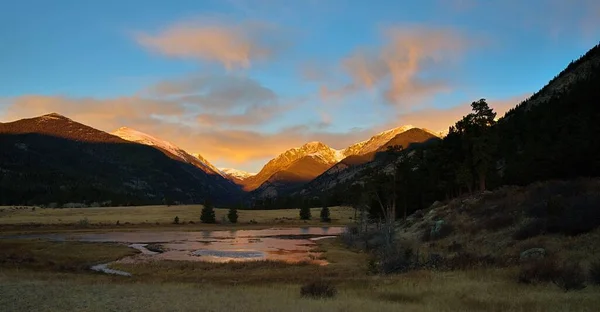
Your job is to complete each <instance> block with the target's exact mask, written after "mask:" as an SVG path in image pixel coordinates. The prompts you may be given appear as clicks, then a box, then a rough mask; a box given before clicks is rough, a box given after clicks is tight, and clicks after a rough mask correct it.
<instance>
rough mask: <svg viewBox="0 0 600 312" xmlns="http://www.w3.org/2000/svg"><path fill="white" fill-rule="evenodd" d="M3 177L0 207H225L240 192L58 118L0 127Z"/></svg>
mask: <svg viewBox="0 0 600 312" xmlns="http://www.w3.org/2000/svg"><path fill="white" fill-rule="evenodd" d="M0 173H1V176H0V177H1V178H0V205H10V204H50V203H55V204H57V205H62V204H66V203H84V204H88V205H89V204H91V203H95V204H106V205H133V204H159V203H161V204H162V203H174V202H181V203H199V202H202V201H203V200H204V198H206V197H213V198H214V199H215V200H217V201H220V202H224V201H227V200H230V199H234V198H236V197H238V195H239V190H238V189H237V187H236V186H234V185H233V183H229V182H228V181H226V183H223V182H222V181H218V180H217V179H218V178H219V177H217V176H211V175H207V174H206V173H204V172H203V171H201V170H199V169H198V168H196V167H194V166H192V165H190V164H187V163H183V162H179V161H176V160H173V159H171V158H169V157H167V156H166V155H165V154H163V153H162V152H161V151H159V150H157V149H155V148H153V147H150V146H145V145H141V144H136V143H131V142H128V141H125V140H122V139H120V138H118V137H115V136H112V135H110V134H108V133H105V132H102V131H99V130H96V129H93V128H91V127H88V126H85V125H82V124H80V123H77V122H74V121H72V120H70V119H68V118H65V117H63V116H60V115H56V114H50V115H45V116H42V117H38V118H31V119H24V120H20V121H16V122H11V123H3V124H0ZM222 180H223V179H222Z"/></svg>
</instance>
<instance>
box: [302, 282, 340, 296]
mask: <svg viewBox="0 0 600 312" xmlns="http://www.w3.org/2000/svg"><path fill="white" fill-rule="evenodd" d="M336 294H337V289H336V288H335V286H333V284H331V282H328V281H322V280H321V281H314V282H311V283H308V284H306V285H304V286H302V288H300V296H302V297H305V298H314V299H321V298H333V297H335V295H336Z"/></svg>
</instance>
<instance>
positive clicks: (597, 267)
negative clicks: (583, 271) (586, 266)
mask: <svg viewBox="0 0 600 312" xmlns="http://www.w3.org/2000/svg"><path fill="white" fill-rule="evenodd" d="M590 281H591V282H592V284H595V285H600V260H597V261H594V262H592V263H591V264H590Z"/></svg>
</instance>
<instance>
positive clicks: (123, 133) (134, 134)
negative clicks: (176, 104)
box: [111, 127, 224, 176]
mask: <svg viewBox="0 0 600 312" xmlns="http://www.w3.org/2000/svg"><path fill="white" fill-rule="evenodd" d="M111 134H112V135H116V136H118V137H120V138H122V139H124V140H127V141H130V142H136V143H140V144H144V145H149V146H152V147H155V148H157V149H159V150H161V151H163V152H164V153H165V154H167V156H169V157H171V158H173V159H176V160H179V161H182V162H185V163H188V164H191V165H193V166H196V167H198V168H199V169H201V170H202V171H204V172H206V173H207V174H213V175H220V176H224V175H223V173H221V171H219V169H217V168H216V167H215V166H213V165H212V164H211V163H210V162H209V161H208V160H206V159H205V158H204V157H202V156H201V155H200V154H196V155H194V156H193V155H191V154H189V153H188V152H186V151H184V150H183V149H181V148H179V147H177V146H175V145H174V144H172V143H171V142H168V141H164V140H161V139H158V138H156V137H153V136H151V135H149V134H146V133H143V132H140V131H137V130H134V129H131V128H127V127H121V128H119V129H117V130H115V131H113V132H112V133H111Z"/></svg>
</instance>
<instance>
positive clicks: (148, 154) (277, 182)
mask: <svg viewBox="0 0 600 312" xmlns="http://www.w3.org/2000/svg"><path fill="white" fill-rule="evenodd" d="M599 82H600V46H596V47H594V48H593V49H591V50H590V51H589V52H588V53H586V55H584V56H583V57H581V58H580V59H578V60H577V61H574V62H572V63H571V64H569V65H568V66H567V67H566V68H565V70H563V71H562V72H561V73H560V74H559V75H557V76H556V77H555V78H554V79H552V80H551V81H550V82H549V83H548V84H547V85H546V86H545V87H543V88H542V89H541V90H540V91H538V92H536V93H535V94H533V96H531V97H530V98H529V99H527V100H525V101H524V102H522V103H521V104H519V105H517V106H516V107H515V108H514V109H512V110H510V111H509V112H508V113H507V114H506V115H505V116H504V117H502V118H500V119H499V120H498V122H497V124H496V125H495V126H494V131H495V132H496V133H498V134H500V135H499V137H498V143H497V144H498V146H497V147H498V148H497V150H496V151H495V153H494V155H493V157H494V158H495V161H496V163H495V166H494V170H493V172H490V173H491V174H490V175H491V176H492V177H493V179H492V183H496V185H504V184H526V183H531V182H533V181H537V180H540V179H556V178H573V177H578V176H597V175H600V161H599V160H598V157H597V155H598V153H600V151H599V150H598V148H599V147H600V141H599V138H600V136H597V133H599V132H600V128H598V127H600V123H598V122H597V120H598V119H599V118H600V112H599V111H598V105H596V103H598V100H600V94H598V90H599V89H598V88H597V86H598V83H599ZM450 134H452V132H451V133H450ZM450 134H449V135H448V136H447V137H445V138H444V139H440V135H439V134H436V133H433V132H432V131H429V130H427V129H420V128H416V127H413V126H401V127H397V128H394V129H390V130H387V131H384V132H381V133H378V134H376V135H374V136H373V137H371V138H369V139H368V140H365V141H361V142H357V143H355V144H352V145H350V146H348V147H346V148H343V149H339V150H338V149H333V148H331V147H329V146H327V145H326V144H324V143H322V142H309V143H306V144H304V145H302V146H299V147H296V148H292V149H289V150H287V151H284V152H283V153H281V154H279V155H278V156H276V157H274V158H273V159H271V160H270V161H268V162H267V163H266V164H265V166H264V167H263V168H262V169H261V170H260V171H259V172H258V173H256V174H251V173H247V172H243V171H239V170H236V169H232V168H227V169H218V168H216V167H215V166H214V165H213V164H211V163H210V162H209V161H208V160H207V159H205V158H204V157H202V156H201V155H200V154H190V153H188V152H186V151H185V150H183V149H181V148H179V147H177V146H176V145H174V144H172V143H170V142H168V141H165V140H163V139H160V138H158V137H157V136H154V135H150V134H146V133H143V132H140V131H137V130H134V129H131V128H127V127H122V128H119V129H117V130H116V131H114V132H112V133H107V132H104V131H100V130H97V129H94V128H92V127H89V126H87V125H84V124H81V123H78V122H76V121H74V120H71V119H69V118H67V117H65V116H62V115H59V114H55V113H51V114H47V115H43V116H39V117H34V118H26V119H21V120H17V121H13V122H7V123H0V173H1V174H2V175H1V177H0V205H13V204H31V205H34V204H44V205H51V204H54V205H61V204H65V203H84V204H86V205H139V204H159V203H201V202H203V201H205V200H206V199H212V200H213V201H214V202H215V203H216V204H219V205H239V204H240V202H243V203H248V202H256V201H263V202H268V201H270V202H273V200H274V199H276V198H277V199H276V200H280V201H281V200H285V198H294V197H295V198H301V199H303V198H315V197H322V196H323V195H324V194H326V195H327V197H336V198H337V199H336V203H338V204H339V203H340V202H341V201H343V200H344V199H343V197H344V196H345V195H344V194H350V193H348V192H350V189H351V187H352V186H353V185H357V184H364V183H365V181H368V180H369V179H371V177H373V176H375V175H377V173H381V172H387V171H388V170H391V169H394V167H395V164H397V163H398V162H399V161H400V160H401V159H402V157H404V156H398V155H406V154H408V155H416V156H415V157H414V158H415V162H416V163H419V162H420V163H421V167H418V166H417V167H415V168H413V170H414V171H415V172H418V173H420V174H422V175H423V176H422V177H421V179H422V180H423V181H425V180H426V176H427V175H429V176H428V177H427V178H430V179H433V180H431V181H430V182H431V183H429V182H428V183H424V182H423V181H421V182H420V183H424V184H422V185H420V186H418V185H414V188H417V187H419V188H422V189H421V190H420V191H419V194H421V195H419V196H420V197H419V198H415V199H414V200H415V202H418V204H417V206H423V205H425V203H424V202H425V201H426V198H429V197H427V196H430V197H431V198H439V197H440V196H442V195H443V193H444V192H446V195H447V194H448V192H460V189H461V187H463V186H461V185H460V183H459V182H457V178H456V176H457V171H456V170H457V169H456V167H457V166H460V163H459V162H458V163H457V162H456V161H462V160H461V159H462V158H461V157H463V156H464V155H463V154H464V150H461V149H463V148H464V146H463V147H461V146H460V145H461V144H460V140H461V139H460V137H459V135H457V134H456V133H454V134H452V136H451V135H450ZM439 142H442V143H443V144H438V143H439ZM455 143H458V144H455ZM397 146H402V149H403V150H404V152H402V153H401V154H398V153H386V151H388V149H390V148H391V149H392V150H395V151H398V149H396V147H397ZM427 149H429V150H427ZM445 149H446V150H445ZM417 152H418V153H417ZM415 153H417V154H415ZM435 157H441V158H439V159H437V160H436V161H433V162H432V160H431V159H435ZM444 157H445V158H444ZM450 161H454V163H450ZM426 166H429V167H431V168H429V167H426ZM428 170H429V171H428ZM440 173H443V174H444V176H436V175H437V174H440ZM411 187H413V186H411ZM425 191H426V193H424V192H425ZM415 192H416V190H415ZM336 194H337V195H336ZM415 194H417V193H415ZM334 195H335V196H334ZM282 198H283V199H282ZM297 202H298V201H297V200H296V201H295V203H297ZM279 203H281V202H279ZM275 207H279V206H278V205H275Z"/></svg>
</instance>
